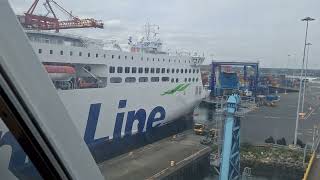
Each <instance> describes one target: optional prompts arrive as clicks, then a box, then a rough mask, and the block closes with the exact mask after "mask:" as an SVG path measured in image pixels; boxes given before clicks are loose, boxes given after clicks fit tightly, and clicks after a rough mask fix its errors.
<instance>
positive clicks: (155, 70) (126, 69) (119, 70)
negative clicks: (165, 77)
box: [109, 66, 199, 74]
mask: <svg viewBox="0 0 320 180" xmlns="http://www.w3.org/2000/svg"><path fill="white" fill-rule="evenodd" d="M116 69H117V73H122V72H123V67H121V66H119V67H117V68H116V67H114V66H110V67H109V72H110V73H115V72H116ZM130 69H131V73H137V70H138V73H143V72H144V73H146V74H147V73H149V70H150V73H160V71H161V73H170V68H167V69H166V68H148V67H145V68H143V67H139V68H137V67H124V73H130ZM175 72H176V73H179V72H180V73H183V72H184V73H188V72H189V73H191V72H192V73H196V72H197V73H199V69H189V70H188V69H171V73H175Z"/></svg>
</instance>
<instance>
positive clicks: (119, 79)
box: [110, 77, 122, 83]
mask: <svg viewBox="0 0 320 180" xmlns="http://www.w3.org/2000/svg"><path fill="white" fill-rule="evenodd" d="M110 82H111V83H121V82H122V78H121V77H112V78H110Z"/></svg>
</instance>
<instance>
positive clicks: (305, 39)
mask: <svg viewBox="0 0 320 180" xmlns="http://www.w3.org/2000/svg"><path fill="white" fill-rule="evenodd" d="M313 20H315V19H313V18H311V17H306V18H304V19H302V21H307V25H306V34H305V37H304V48H303V58H302V65H301V72H300V87H299V97H298V106H297V116H296V127H295V131H294V142H293V144H294V145H295V146H296V145H297V138H298V128H299V110H300V101H301V90H302V75H303V68H304V59H305V55H306V46H307V37H308V26H309V21H313Z"/></svg>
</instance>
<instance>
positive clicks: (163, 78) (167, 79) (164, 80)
mask: <svg viewBox="0 0 320 180" xmlns="http://www.w3.org/2000/svg"><path fill="white" fill-rule="evenodd" d="M169 79H170V78H169V77H162V78H161V81H163V82H166V81H169Z"/></svg>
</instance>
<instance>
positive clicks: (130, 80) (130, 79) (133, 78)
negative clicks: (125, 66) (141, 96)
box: [124, 77, 136, 83]
mask: <svg viewBox="0 0 320 180" xmlns="http://www.w3.org/2000/svg"><path fill="white" fill-rule="evenodd" d="M124 81H125V82H126V83H134V82H136V78H135V77H126V79H125V80H124Z"/></svg>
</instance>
